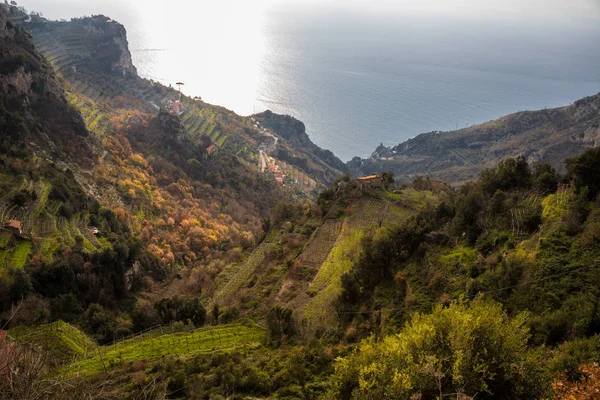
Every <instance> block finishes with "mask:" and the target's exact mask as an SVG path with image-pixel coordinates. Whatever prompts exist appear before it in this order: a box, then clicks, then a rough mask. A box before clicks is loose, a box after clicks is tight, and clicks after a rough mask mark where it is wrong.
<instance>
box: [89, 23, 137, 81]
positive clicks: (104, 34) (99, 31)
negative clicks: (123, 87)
mask: <svg viewBox="0 0 600 400" xmlns="http://www.w3.org/2000/svg"><path fill="white" fill-rule="evenodd" d="M81 21H82V22H83V29H84V30H85V32H87V33H90V34H92V35H91V36H93V37H96V38H97V39H98V41H104V42H107V43H108V46H107V49H106V50H107V51H108V53H112V52H114V55H113V58H114V61H113V62H112V64H111V66H110V67H111V69H112V71H114V72H117V73H119V74H121V75H122V76H123V77H124V78H126V77H128V76H137V69H136V68H135V67H134V65H133V61H132V59H131V53H130V51H129V43H128V42H127V31H126V30H125V27H124V26H123V25H121V24H119V23H118V22H116V21H113V20H112V19H110V18H107V17H105V16H103V15H99V16H95V17H92V18H83V19H82V20H81ZM103 39H104V40H103ZM114 45H116V46H114Z"/></svg>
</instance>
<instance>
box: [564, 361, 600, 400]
mask: <svg viewBox="0 0 600 400" xmlns="http://www.w3.org/2000/svg"><path fill="white" fill-rule="evenodd" d="M579 372H580V373H581V375H582V377H581V380H580V381H579V382H570V381H568V380H566V378H564V377H563V378H561V379H560V380H555V381H554V382H553V383H552V388H553V389H554V393H555V396H554V400H598V399H600V367H599V366H598V363H590V364H583V365H581V366H580V367H579Z"/></svg>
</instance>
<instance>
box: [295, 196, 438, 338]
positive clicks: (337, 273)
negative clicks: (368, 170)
mask: <svg viewBox="0 0 600 400" xmlns="http://www.w3.org/2000/svg"><path fill="white" fill-rule="evenodd" d="M432 196H433V195H432V194H431V193H429V194H428V193H421V192H416V191H413V190H410V189H409V190H403V191H402V192H400V193H395V194H393V195H392V194H390V195H389V196H388V197H389V198H387V199H382V198H362V199H359V200H357V201H355V202H353V203H352V204H351V205H350V207H349V209H347V211H346V212H347V214H348V216H347V217H346V218H345V219H344V222H343V226H342V230H341V233H340V234H339V236H338V238H337V240H336V242H335V244H334V246H333V248H332V249H331V251H330V252H329V254H328V256H327V258H326V259H325V261H324V262H323V263H322V265H321V267H320V269H319V272H318V273H317V274H316V276H315V278H314V279H313V281H312V283H311V284H310V287H309V289H308V291H307V294H308V295H309V296H310V297H311V299H310V300H309V301H306V302H305V304H304V305H302V306H301V308H300V309H299V310H298V313H299V315H300V319H301V320H303V321H304V323H305V324H306V325H307V326H308V327H311V326H312V327H319V326H331V325H334V324H335V323H337V315H336V313H335V309H334V307H333V304H334V302H335V300H336V299H337V297H338V296H339V294H340V291H341V288H342V285H341V277H342V275H343V274H344V273H346V272H348V271H349V270H350V268H351V267H352V265H353V263H354V261H355V260H356V259H357V258H358V257H359V256H360V248H361V240H362V238H363V237H364V236H365V235H372V234H374V232H375V230H376V229H378V228H380V227H382V226H384V227H385V226H388V225H389V224H390V221H393V225H392V226H396V225H398V224H401V223H403V222H404V221H407V220H408V219H409V218H410V217H411V216H412V215H414V214H415V212H416V211H417V210H418V209H419V208H420V207H422V206H424V205H426V204H427V202H428V201H430V200H431V199H433V197H432Z"/></svg>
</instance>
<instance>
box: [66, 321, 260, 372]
mask: <svg viewBox="0 0 600 400" xmlns="http://www.w3.org/2000/svg"><path fill="white" fill-rule="evenodd" d="M164 329H165V330H164V332H165V333H164V334H162V330H161V329H160V328H159V329H158V330H155V331H154V332H150V333H149V334H147V335H144V336H137V337H134V338H132V339H128V340H125V341H123V342H117V343H116V344H113V345H111V346H106V347H102V348H100V349H97V351H99V352H101V353H102V358H101V357H100V355H99V354H96V355H94V356H92V357H89V358H85V359H82V360H81V361H77V362H75V363H73V364H71V365H68V366H67V367H65V369H64V371H65V372H69V373H75V372H77V373H82V374H85V375H93V374H95V373H99V372H102V371H103V369H104V366H103V364H104V365H105V366H106V367H107V368H110V367H115V366H119V365H121V364H123V363H126V362H132V361H140V360H151V359H156V358H160V357H163V356H168V355H179V356H192V355H194V354H198V353H211V352H215V351H225V350H231V349H235V348H239V347H244V346H249V347H254V346H257V345H260V343H261V342H262V341H263V338H264V330H263V329H261V328H259V327H256V326H245V325H223V326H217V327H213V328H202V329H197V330H194V331H192V332H173V333H168V332H169V329H168V328H164Z"/></svg>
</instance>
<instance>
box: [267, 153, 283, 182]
mask: <svg viewBox="0 0 600 400" xmlns="http://www.w3.org/2000/svg"><path fill="white" fill-rule="evenodd" d="M268 158H269V162H268V163H267V168H268V169H269V172H271V173H272V174H273V176H275V182H277V183H278V184H280V185H283V178H285V174H284V173H283V171H282V170H281V168H279V165H277V164H275V159H274V158H273V157H268Z"/></svg>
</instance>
